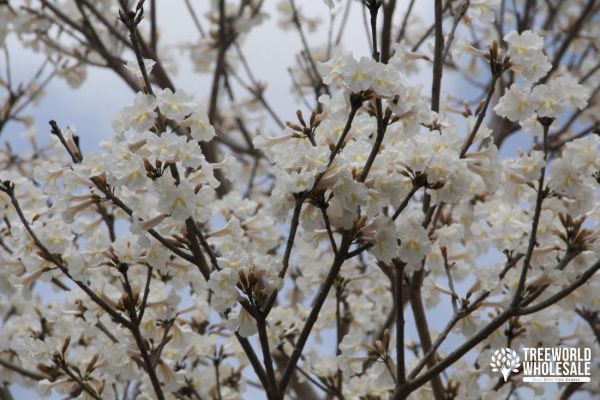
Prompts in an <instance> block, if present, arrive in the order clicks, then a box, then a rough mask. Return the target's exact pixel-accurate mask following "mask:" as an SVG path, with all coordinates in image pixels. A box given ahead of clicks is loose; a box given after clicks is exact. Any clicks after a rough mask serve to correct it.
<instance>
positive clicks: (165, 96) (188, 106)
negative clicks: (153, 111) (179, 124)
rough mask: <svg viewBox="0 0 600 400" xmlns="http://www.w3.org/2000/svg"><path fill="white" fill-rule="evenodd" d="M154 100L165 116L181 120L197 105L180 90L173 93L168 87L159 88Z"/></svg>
mask: <svg viewBox="0 0 600 400" xmlns="http://www.w3.org/2000/svg"><path fill="white" fill-rule="evenodd" d="M156 100H157V102H158V107H159V108H160V111H161V112H162V113H163V114H165V116H166V117H167V118H171V119H174V120H176V121H182V120H183V119H184V118H185V117H187V116H188V115H190V114H191V113H192V112H193V111H194V108H195V107H197V106H196V104H194V103H193V102H192V97H191V96H190V95H189V94H187V93H185V92H184V91H182V90H178V91H177V92H175V93H173V92H172V91H171V89H169V88H166V89H163V90H160V91H158V92H157V93H156Z"/></svg>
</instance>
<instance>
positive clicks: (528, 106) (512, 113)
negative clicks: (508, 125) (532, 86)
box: [494, 83, 535, 122]
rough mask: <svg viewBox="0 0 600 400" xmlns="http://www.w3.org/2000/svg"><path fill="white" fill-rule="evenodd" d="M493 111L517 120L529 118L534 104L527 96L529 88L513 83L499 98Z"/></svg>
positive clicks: (514, 120) (533, 109)
mask: <svg viewBox="0 0 600 400" xmlns="http://www.w3.org/2000/svg"><path fill="white" fill-rule="evenodd" d="M494 111H495V112H496V114H498V115H499V116H501V117H505V118H508V119H510V120H511V121H513V122H517V121H523V120H525V119H527V118H529V116H531V115H532V114H533V112H534V111H535V105H534V103H533V101H531V99H530V98H529V89H526V88H524V87H523V86H519V85H517V84H516V83H515V84H513V85H512V86H511V87H510V89H508V90H507V91H506V93H504V96H502V97H501V98H500V101H499V102H498V104H497V105H496V107H494Z"/></svg>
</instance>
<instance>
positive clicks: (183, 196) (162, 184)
mask: <svg viewBox="0 0 600 400" xmlns="http://www.w3.org/2000/svg"><path fill="white" fill-rule="evenodd" d="M155 187H156V191H157V193H158V195H159V202H158V209H159V210H160V211H161V212H163V213H165V214H167V215H170V216H171V217H172V218H174V219H178V220H184V219H186V218H188V217H190V216H191V215H192V213H193V212H194V211H195V208H196V206H197V198H196V194H195V193H194V191H193V189H192V188H191V187H190V186H189V184H188V183H187V182H186V181H182V182H180V184H179V185H175V182H174V181H173V179H172V178H171V177H168V176H167V177H165V176H163V177H161V178H160V179H158V180H157V181H156V182H155Z"/></svg>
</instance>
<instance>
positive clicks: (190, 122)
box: [180, 109, 216, 142]
mask: <svg viewBox="0 0 600 400" xmlns="http://www.w3.org/2000/svg"><path fill="white" fill-rule="evenodd" d="M180 125H181V126H182V127H189V128H190V130H191V133H192V138H193V139H194V140H197V141H201V142H208V141H210V140H211V139H212V138H213V137H215V135H216V134H215V128H214V127H213V126H212V125H211V124H210V122H209V121H208V117H207V115H206V111H204V109H197V110H196V111H194V112H193V113H192V114H191V115H190V116H189V117H187V118H186V119H185V120H184V121H183V122H181V124H180Z"/></svg>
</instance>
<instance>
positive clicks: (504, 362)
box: [490, 347, 521, 382]
mask: <svg viewBox="0 0 600 400" xmlns="http://www.w3.org/2000/svg"><path fill="white" fill-rule="evenodd" d="M520 366H521V359H520V358H519V355H518V354H517V352H516V351H513V350H511V349H509V348H508V347H506V348H503V349H498V350H496V351H495V352H494V354H492V361H491V362H490V367H492V371H494V372H498V371H500V373H502V376H503V377H504V382H506V381H507V380H508V376H509V375H510V373H511V372H519V367H520Z"/></svg>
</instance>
